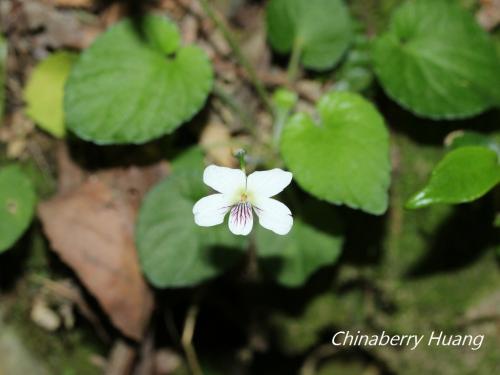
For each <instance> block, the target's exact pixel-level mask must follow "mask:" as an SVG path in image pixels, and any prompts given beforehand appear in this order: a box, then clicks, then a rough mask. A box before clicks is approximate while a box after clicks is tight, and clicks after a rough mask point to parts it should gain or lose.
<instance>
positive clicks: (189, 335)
mask: <svg viewBox="0 0 500 375" xmlns="http://www.w3.org/2000/svg"><path fill="white" fill-rule="evenodd" d="M198 311H199V306H198V304H196V303H193V304H192V305H191V306H190V307H189V310H188V312H187V314H186V321H185V322H184V329H183V331H182V337H181V344H182V347H183V348H184V352H185V354H186V360H187V363H188V366H189V370H190V371H191V374H193V375H203V371H202V369H201V366H200V362H199V361H198V356H197V355H196V350H195V348H194V345H193V335H194V329H195V327H196V319H197V317H198Z"/></svg>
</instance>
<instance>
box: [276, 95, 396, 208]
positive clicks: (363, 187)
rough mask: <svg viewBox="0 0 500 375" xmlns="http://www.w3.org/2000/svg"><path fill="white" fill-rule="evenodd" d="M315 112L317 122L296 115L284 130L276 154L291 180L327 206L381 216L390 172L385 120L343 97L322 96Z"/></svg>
mask: <svg viewBox="0 0 500 375" xmlns="http://www.w3.org/2000/svg"><path fill="white" fill-rule="evenodd" d="M317 108H318V112H319V116H320V118H321V119H320V121H319V123H315V122H314V121H313V119H312V118H311V116H310V115H308V114H304V113H300V114H297V115H295V116H293V117H292V118H291V119H290V120H289V122H288V123H287V125H286V126H285V129H284V131H283V135H282V141H281V152H282V154H283V159H284V160H285V163H286V165H287V166H288V168H289V169H290V170H291V171H292V172H293V174H294V177H295V179H296V181H297V182H298V183H299V185H300V186H301V187H302V188H303V189H304V190H306V191H308V192H309V193H311V194H313V195H315V196H316V197H318V198H320V199H324V200H326V201H328V202H331V203H335V204H346V205H348V206H349V207H351V208H359V209H361V210H363V211H366V212H369V213H372V214H376V215H379V214H382V213H384V212H385V210H386V209H387V202H388V194H387V189H388V187H389V183H390V170H391V168H390V162H389V134H388V132H387V129H386V127H385V124H384V119H383V118H382V116H381V115H380V114H379V113H378V111H377V110H376V109H375V107H374V106H373V105H372V104H371V103H369V102H368V101H366V100H365V99H363V98H362V97H361V96H360V95H358V94H353V93H348V92H334V93H330V94H327V95H325V96H324V97H323V98H322V99H321V100H320V102H319V104H318V106H317Z"/></svg>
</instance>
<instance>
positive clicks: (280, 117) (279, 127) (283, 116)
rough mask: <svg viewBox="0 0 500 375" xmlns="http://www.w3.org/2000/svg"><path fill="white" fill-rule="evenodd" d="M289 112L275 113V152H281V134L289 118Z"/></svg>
mask: <svg viewBox="0 0 500 375" xmlns="http://www.w3.org/2000/svg"><path fill="white" fill-rule="evenodd" d="M289 112H290V111H289V110H288V109H287V110H283V109H278V110H276V111H275V113H274V126H273V147H274V149H275V150H279V144H280V139H281V133H282V131H283V127H284V126H285V122H286V120H287V119H288V116H289Z"/></svg>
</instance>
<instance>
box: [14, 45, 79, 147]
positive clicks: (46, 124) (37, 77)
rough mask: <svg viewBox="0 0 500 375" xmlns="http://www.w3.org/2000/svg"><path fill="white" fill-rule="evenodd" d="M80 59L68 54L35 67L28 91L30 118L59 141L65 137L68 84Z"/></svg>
mask: <svg viewBox="0 0 500 375" xmlns="http://www.w3.org/2000/svg"><path fill="white" fill-rule="evenodd" d="M76 59H77V55H76V54H74V53H68V52H57V53H54V54H53V55H51V56H49V57H47V58H46V59H45V60H43V61H42V62H41V63H39V64H38V65H37V66H36V67H35V69H34V70H33V72H32V73H31V76H30V78H29V80H28V83H27V85H26V87H25V89H24V100H25V101H26V104H27V108H26V113H27V114H28V116H30V117H31V118H32V119H33V120H35V122H36V123H37V124H38V126H40V127H41V128H42V129H44V130H46V131H48V132H49V133H51V134H52V135H54V136H55V137H58V138H61V137H63V136H64V133H65V126H64V114H63V97H64V84H65V83H66V80H67V78H68V75H69V72H70V70H71V67H72V66H73V64H74V62H75V61H76Z"/></svg>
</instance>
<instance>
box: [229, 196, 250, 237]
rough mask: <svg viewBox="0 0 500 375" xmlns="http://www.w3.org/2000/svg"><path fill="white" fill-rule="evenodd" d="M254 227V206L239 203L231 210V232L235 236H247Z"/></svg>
mask: <svg viewBox="0 0 500 375" xmlns="http://www.w3.org/2000/svg"><path fill="white" fill-rule="evenodd" d="M252 227H253V212H252V205H251V204H250V203H248V202H242V203H238V204H236V205H234V206H233V208H231V213H230V214H229V230H230V231H231V232H233V233H234V234H240V235H243V236H246V235H247V234H248V233H250V231H251V230H252Z"/></svg>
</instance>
